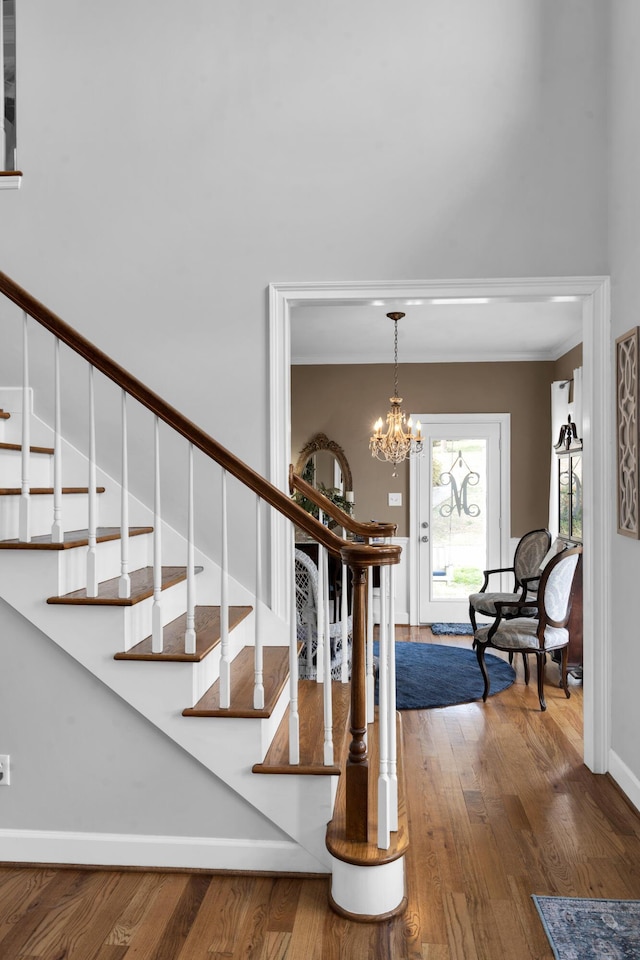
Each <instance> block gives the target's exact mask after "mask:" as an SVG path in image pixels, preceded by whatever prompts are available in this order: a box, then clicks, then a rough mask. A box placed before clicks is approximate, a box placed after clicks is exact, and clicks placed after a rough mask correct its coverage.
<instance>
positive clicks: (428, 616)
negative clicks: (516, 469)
mask: <svg viewBox="0 0 640 960" xmlns="http://www.w3.org/2000/svg"><path fill="white" fill-rule="evenodd" d="M416 417H417V414H416ZM421 419H422V418H421ZM422 422H423V423H425V424H426V429H424V430H423V432H424V436H425V443H424V453H423V455H422V457H421V458H420V459H419V460H418V461H417V463H416V482H417V486H418V509H417V511H416V512H417V515H418V516H417V520H418V529H417V530H414V531H412V533H414V535H417V539H418V546H417V558H418V583H419V617H420V622H421V623H438V622H446V623H464V622H466V621H467V620H468V618H469V601H468V597H469V594H470V593H472V592H475V591H476V590H479V589H480V586H481V584H482V579H483V571H484V570H485V569H490V568H495V567H499V566H501V562H500V556H501V505H502V501H503V494H504V492H505V491H503V489H502V488H503V486H504V479H503V476H504V471H503V469H502V465H501V446H502V444H501V440H502V439H503V437H502V434H503V431H504V429H505V418H504V417H496V418H491V417H490V416H487V418H486V419H483V418H480V417H472V418H471V417H469V416H463V415H460V416H457V415H451V416H439V417H433V416H431V417H429V416H428V415H426V416H425V417H424V419H422ZM413 522H414V523H415V517H414V521H413Z"/></svg>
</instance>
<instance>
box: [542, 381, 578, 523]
mask: <svg viewBox="0 0 640 960" xmlns="http://www.w3.org/2000/svg"><path fill="white" fill-rule="evenodd" d="M572 386H573V390H572V394H573V397H572V400H571V403H569V397H570V396H571V393H570V389H571V387H572ZM569 414H570V415H571V421H572V422H573V423H575V425H576V431H577V433H578V436H579V437H582V367H577V368H576V369H575V370H574V371H573V383H572V382H571V381H570V380H554V382H553V383H552V384H551V478H550V482H549V531H550V533H551V536H552V537H557V536H558V524H559V517H558V463H557V460H556V452H555V449H554V444H556V443H557V442H558V437H559V436H560V429H561V427H562V425H563V424H564V423H566V422H567V417H568V416H569Z"/></svg>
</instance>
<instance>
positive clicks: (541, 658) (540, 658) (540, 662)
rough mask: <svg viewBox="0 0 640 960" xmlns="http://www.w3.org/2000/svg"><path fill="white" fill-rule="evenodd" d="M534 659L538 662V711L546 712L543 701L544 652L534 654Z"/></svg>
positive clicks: (545, 705)
mask: <svg viewBox="0 0 640 960" xmlns="http://www.w3.org/2000/svg"><path fill="white" fill-rule="evenodd" d="M536 659H537V661H538V699H539V700H540V709H541V710H546V709H547V704H546V701H545V699H544V664H545V660H546V657H545V655H544V651H540V653H537V652H536Z"/></svg>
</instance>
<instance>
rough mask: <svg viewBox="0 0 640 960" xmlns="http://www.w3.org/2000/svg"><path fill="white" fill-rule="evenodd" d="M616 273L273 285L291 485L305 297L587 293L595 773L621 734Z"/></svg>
mask: <svg viewBox="0 0 640 960" xmlns="http://www.w3.org/2000/svg"><path fill="white" fill-rule="evenodd" d="M610 288H611V283H610V279H609V277H546V278H544V277H542V278H540V277H525V278H507V279H502V280H500V279H498V280H417V281H390V282H379V281H377V282H369V283H356V282H351V281H336V282H332V281H326V282H288V283H272V284H270V285H269V346H270V358H269V364H270V366H269V375H270V471H271V481H272V482H273V483H274V484H275V485H276V486H278V487H279V488H280V489H281V490H285V491H286V490H288V464H289V459H290V457H291V375H290V363H291V328H290V308H291V307H292V306H295V305H296V304H302V303H313V304H317V305H322V304H325V305H331V304H334V305H338V304H342V305H344V304H367V303H370V302H371V300H385V299H389V300H396V301H397V300H403V299H410V300H419V299H422V300H429V299H443V298H447V297H450V298H451V297H454V298H464V297H482V298H490V299H497V300H501V301H508V300H525V301H527V300H552V299H553V298H555V297H578V298H579V299H580V300H581V301H582V330H583V338H582V343H583V361H582V365H583V391H584V403H583V439H584V457H583V467H584V491H585V495H584V520H585V538H584V562H583V568H584V569H583V578H584V760H585V763H586V765H587V766H588V767H589V768H590V769H591V770H592V771H593V772H594V773H606V772H607V770H608V768H609V748H610V744H611V722H610V698H611V689H610V683H611V681H610V678H611V669H610V661H611V639H610V638H611V631H610V625H611V600H610V596H611V589H610V577H611V563H610V558H611V538H612V535H613V530H614V529H615V528H614V524H613V510H614V504H615V497H614V496H613V490H614V483H613V464H614V457H613V450H614V447H613V437H614V422H613V421H614V418H613V409H614V404H613V394H612V388H611V383H612V365H611V307H610ZM272 514H274V517H273V520H272V527H271V534H272V536H271V574H272V584H271V586H272V606H273V609H274V610H275V611H276V613H279V614H280V615H281V616H285V617H287V619H288V611H289V610H290V603H291V585H290V583H289V581H290V579H291V578H290V577H289V575H288V571H289V570H290V569H291V550H292V542H293V540H292V535H291V532H290V530H288V529H287V527H288V525H287V524H286V523H285V522H284V521H282V520H281V519H279V518H278V517H276V516H275V514H276V511H272Z"/></svg>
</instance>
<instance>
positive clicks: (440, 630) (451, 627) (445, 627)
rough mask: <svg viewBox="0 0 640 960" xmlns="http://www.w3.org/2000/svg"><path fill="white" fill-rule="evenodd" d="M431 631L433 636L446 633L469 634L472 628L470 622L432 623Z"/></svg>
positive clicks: (454, 634) (464, 635) (453, 634)
mask: <svg viewBox="0 0 640 960" xmlns="http://www.w3.org/2000/svg"><path fill="white" fill-rule="evenodd" d="M431 633H432V634H433V635H434V637H441V636H443V635H448V636H450V637H466V636H467V634H468V635H469V636H471V634H472V633H473V628H472V626H471V624H470V623H432V624H431Z"/></svg>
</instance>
